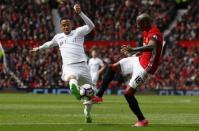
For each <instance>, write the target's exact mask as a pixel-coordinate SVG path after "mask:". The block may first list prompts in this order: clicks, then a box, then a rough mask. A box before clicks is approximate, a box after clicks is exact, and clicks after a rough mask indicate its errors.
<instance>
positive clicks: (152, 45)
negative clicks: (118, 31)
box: [121, 39, 157, 55]
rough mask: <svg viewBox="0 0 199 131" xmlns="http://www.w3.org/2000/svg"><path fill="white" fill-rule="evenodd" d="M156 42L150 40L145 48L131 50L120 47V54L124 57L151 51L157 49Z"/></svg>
mask: <svg viewBox="0 0 199 131" xmlns="http://www.w3.org/2000/svg"><path fill="white" fill-rule="evenodd" d="M156 43H157V41H156V40H155V39H150V40H149V43H148V44H147V45H146V46H142V47H136V48H132V47H131V46H126V45H124V46H122V49H121V52H122V53H124V54H125V55H128V54H129V53H130V54H136V53H138V52H145V51H153V50H155V49H156V48H157V44H156Z"/></svg>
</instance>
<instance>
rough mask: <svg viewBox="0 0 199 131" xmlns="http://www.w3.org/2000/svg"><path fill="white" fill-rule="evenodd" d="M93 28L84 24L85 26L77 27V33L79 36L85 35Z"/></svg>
mask: <svg viewBox="0 0 199 131" xmlns="http://www.w3.org/2000/svg"><path fill="white" fill-rule="evenodd" d="M91 30H92V29H91V28H90V27H89V26H88V25H84V26H81V27H78V28H77V29H76V33H77V35H78V36H85V35H87V34H88V33H90V32H91Z"/></svg>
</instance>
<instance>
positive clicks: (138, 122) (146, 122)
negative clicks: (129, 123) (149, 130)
mask: <svg viewBox="0 0 199 131" xmlns="http://www.w3.org/2000/svg"><path fill="white" fill-rule="evenodd" d="M148 124H149V121H148V120H146V119H145V120H142V121H137V122H136V123H135V125H134V126H136V127H144V126H148Z"/></svg>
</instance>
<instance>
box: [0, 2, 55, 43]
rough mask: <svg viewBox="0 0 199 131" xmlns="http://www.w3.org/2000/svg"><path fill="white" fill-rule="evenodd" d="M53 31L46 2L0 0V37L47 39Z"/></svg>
mask: <svg viewBox="0 0 199 131" xmlns="http://www.w3.org/2000/svg"><path fill="white" fill-rule="evenodd" d="M49 32H50V33H49ZM53 32H54V26H53V23H52V14H51V9H50V8H49V5H48V3H44V2H36V0H20V1H19V0H1V2H0V39H14V40H19V39H24V40H27V39H43V40H48V39H50V38H52V36H53V35H54V33H53Z"/></svg>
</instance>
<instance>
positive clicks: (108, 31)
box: [59, 0, 176, 41]
mask: <svg viewBox="0 0 199 131" xmlns="http://www.w3.org/2000/svg"><path fill="white" fill-rule="evenodd" d="M79 2H80V4H81V6H82V10H83V11H84V12H85V13H86V14H87V15H88V16H89V17H90V18H91V19H92V20H93V21H94V23H95V26H96V27H95V30H94V31H93V33H92V35H91V36H90V37H89V38H91V39H92V40H126V41H129V40H136V39H139V38H140V37H141V36H140V34H139V32H138V30H137V29H136V24H135V20H136V17H137V15H138V14H140V13H142V12H145V13H149V14H150V15H151V16H152V17H153V19H154V21H156V24H157V26H158V27H159V28H160V29H161V30H162V31H163V30H164V29H165V28H167V27H168V25H169V24H168V23H169V22H170V21H171V20H172V19H173V18H174V16H175V14H176V10H175V7H176V6H175V2H174V1H173V0H168V1H160V0H154V2H152V3H151V2H148V3H142V1H141V0H125V1H124V0H108V1H107V0H86V1H83V0H80V1H79ZM73 5H74V1H72V0H67V1H65V2H62V3H61V4H60V6H59V12H60V15H61V16H67V17H69V18H71V19H73V21H74V26H75V27H77V26H79V25H81V24H82V21H81V20H80V18H79V17H78V16H77V15H75V14H74V12H73ZM96 9H97V10H96ZM124 21H125V22H124ZM137 37H138V38H137Z"/></svg>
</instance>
